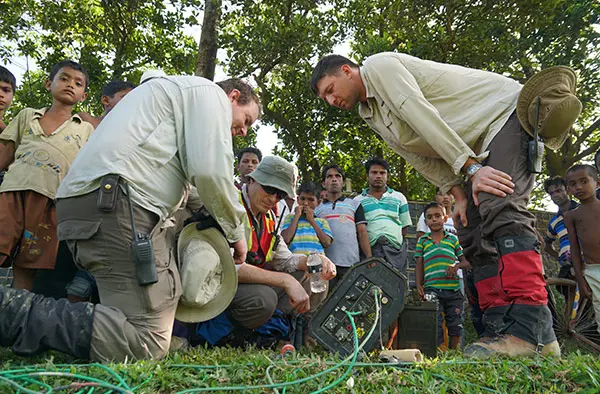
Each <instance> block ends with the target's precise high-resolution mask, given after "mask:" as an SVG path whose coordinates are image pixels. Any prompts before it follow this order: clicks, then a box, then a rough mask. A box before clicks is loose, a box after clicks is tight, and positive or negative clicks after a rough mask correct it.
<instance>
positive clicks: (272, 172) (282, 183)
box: [248, 156, 298, 198]
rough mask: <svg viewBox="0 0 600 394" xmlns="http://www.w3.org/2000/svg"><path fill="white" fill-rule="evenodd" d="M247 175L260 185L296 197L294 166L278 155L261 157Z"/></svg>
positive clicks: (295, 171)
mask: <svg viewBox="0 0 600 394" xmlns="http://www.w3.org/2000/svg"><path fill="white" fill-rule="evenodd" d="M248 176H249V177H250V178H252V179H254V180H255V181H256V182H258V183H260V184H261V185H262V186H271V187H274V188H275V189H278V190H281V191H282V192H285V193H286V194H287V195H288V196H289V197H291V198H296V192H295V190H296V179H297V178H298V170H297V169H296V166H295V165H293V164H292V163H290V162H289V161H287V160H285V159H284V158H282V157H279V156H266V157H263V159H262V160H261V162H260V163H258V166H257V167H256V169H255V170H254V171H252V172H251V173H250V174H248Z"/></svg>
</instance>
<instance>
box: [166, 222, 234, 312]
mask: <svg viewBox="0 0 600 394" xmlns="http://www.w3.org/2000/svg"><path fill="white" fill-rule="evenodd" d="M177 251H178V258H179V263H180V266H179V273H180V276H181V285H182V288H183V291H182V295H181V298H180V299H179V304H178V305H177V311H176V312H175V318H176V319H177V320H179V321H182V322H186V323H195V322H202V321H206V320H210V319H212V318H213V317H215V316H217V315H219V314H220V313H221V312H223V311H224V310H225V309H227V307H228V306H229V304H230V303H231V301H232V300H233V296H234V295H235V292H236V291H237V284H238V281H237V271H236V269H235V263H234V262H233V256H232V254H231V250H230V249H229V244H228V243H227V240H226V239H225V237H224V236H223V235H222V234H221V233H220V232H219V230H217V229H216V228H208V229H205V230H197V229H196V223H190V224H188V225H187V226H185V227H184V229H183V230H182V231H181V233H180V234H179V238H178V240H177Z"/></svg>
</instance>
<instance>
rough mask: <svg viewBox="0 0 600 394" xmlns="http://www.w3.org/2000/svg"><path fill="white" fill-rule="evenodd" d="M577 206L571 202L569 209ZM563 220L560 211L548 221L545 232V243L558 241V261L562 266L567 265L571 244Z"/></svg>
mask: <svg viewBox="0 0 600 394" xmlns="http://www.w3.org/2000/svg"><path fill="white" fill-rule="evenodd" d="M578 206H579V204H577V203H576V202H575V201H573V200H571V209H574V208H577V207H578ZM564 220H565V218H564V216H563V213H562V212H561V211H558V213H557V214H556V215H554V216H552V218H551V219H550V221H549V222H548V231H547V232H546V242H550V243H552V242H554V241H556V239H558V240H559V250H558V261H559V263H560V264H561V265H562V264H564V263H568V262H569V261H568V255H569V252H570V251H571V243H570V242H569V234H568V233H567V228H566V226H565V221H564Z"/></svg>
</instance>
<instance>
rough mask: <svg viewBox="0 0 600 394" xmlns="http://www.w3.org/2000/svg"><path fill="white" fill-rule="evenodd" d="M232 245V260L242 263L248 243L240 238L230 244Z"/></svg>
mask: <svg viewBox="0 0 600 394" xmlns="http://www.w3.org/2000/svg"><path fill="white" fill-rule="evenodd" d="M231 246H232V247H233V262H234V263H235V264H244V263H245V262H246V254H247V253H248V244H247V243H246V240H245V239H240V240H239V241H237V242H234V243H233V244H231Z"/></svg>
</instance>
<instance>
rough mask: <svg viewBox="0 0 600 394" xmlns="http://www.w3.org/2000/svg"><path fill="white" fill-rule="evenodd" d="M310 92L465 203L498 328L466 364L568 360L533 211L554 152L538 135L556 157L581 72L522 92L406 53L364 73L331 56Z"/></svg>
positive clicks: (370, 64)
mask: <svg viewBox="0 0 600 394" xmlns="http://www.w3.org/2000/svg"><path fill="white" fill-rule="evenodd" d="M310 84H311V89H312V90H313V91H314V92H315V93H316V94H317V95H318V96H319V97H320V98H322V99H323V100H325V101H326V102H327V103H328V104H329V105H332V106H335V107H338V108H341V109H344V110H352V109H353V108H354V107H355V106H357V105H358V112H359V115H360V116H361V117H362V118H363V119H364V120H365V122H366V123H367V124H368V125H369V126H370V127H371V128H372V129H373V130H374V131H375V132H376V133H377V134H379V135H380V136H381V137H382V138H383V140H384V141H385V142H386V143H387V144H388V145H389V146H390V147H391V148H392V149H393V150H395V151H396V152H397V153H398V154H400V155H401V156H402V157H403V158H404V159H406V161H407V162H408V163H409V164H410V165H412V166H413V167H414V168H415V169H416V170H417V171H419V172H420V173H421V174H422V175H423V176H425V178H427V179H428V180H429V181H430V182H431V183H433V184H434V185H436V186H438V187H439V188H440V190H441V192H442V193H446V192H448V191H450V192H451V193H452V194H453V196H454V198H455V200H456V205H455V209H454V223H455V225H456V227H457V230H458V235H459V238H460V243H461V245H462V246H463V247H464V253H465V256H466V258H467V260H468V261H469V262H470V263H471V265H472V266H473V274H474V278H475V282H476V287H477V291H478V293H479V302H480V305H481V308H482V310H484V324H485V326H486V330H487V331H486V338H484V339H483V340H481V341H479V342H476V343H474V344H471V345H469V346H468V347H467V348H466V349H465V354H467V355H471V356H476V357H487V356H489V355H491V354H495V353H498V354H508V355H525V354H535V353H536V352H541V353H542V354H555V355H559V354H560V348H559V347H558V343H557V341H556V336H555V335H554V331H553V330H552V316H551V314H550V310H549V309H548V306H547V301H548V298H547V297H548V296H547V293H546V289H545V280H544V276H543V274H542V271H543V268H542V258H541V255H540V245H539V242H538V239H537V237H536V233H535V227H534V224H535V219H534V216H533V215H532V214H531V213H530V212H529V211H528V210H527V203H528V201H529V195H530V194H531V190H532V189H533V186H534V181H535V174H534V173H533V171H531V170H532V169H535V166H531V168H530V166H529V164H530V163H529V161H531V163H533V162H535V159H536V158H537V159H540V157H539V156H541V154H539V155H538V154H537V152H539V151H540V150H541V151H542V152H543V146H541V149H538V146H539V145H538V142H539V141H538V140H536V141H535V143H534V144H532V148H534V149H529V145H530V143H531V142H533V141H532V136H533V135H535V133H534V131H535V130H537V132H538V136H539V137H543V142H544V144H545V145H546V146H547V147H548V148H550V149H557V148H558V147H560V146H561V145H562V143H563V142H564V141H565V139H566V138H567V135H568V132H569V130H570V128H571V126H572V124H573V123H574V122H575V120H576V119H577V117H578V116H579V113H580V111H581V103H580V102H579V100H578V99H577V98H576V97H575V96H574V92H575V84H576V78H575V73H574V72H573V70H571V69H570V68H568V67H562V66H558V67H553V68H550V69H548V70H544V71H542V72H541V73H539V74H538V75H536V76H534V77H533V78H531V79H530V80H529V81H528V82H527V84H526V85H525V86H521V85H520V84H519V83H518V82H516V81H514V80H512V79H510V78H506V77H504V76H502V75H498V74H494V73H491V72H487V71H481V70H474V69H469V68H465V67H460V66H456V65H450V64H442V63H435V62H432V61H427V60H421V59H418V58H415V57H412V56H409V55H407V54H403V53H391V52H387V53H379V54H376V55H373V56H371V57H369V58H367V59H366V60H365V62H364V64H363V65H362V66H361V67H359V66H358V65H357V64H356V63H354V62H353V61H351V60H350V59H347V58H345V57H343V56H339V55H328V56H325V57H324V58H323V59H321V60H320V61H319V63H318V64H317V65H316V67H315V68H314V70H313V73H312V76H311V80H310ZM538 98H539V100H538ZM534 129H535V130H534ZM540 143H541V141H540ZM530 151H531V152H533V153H534V154H533V155H529V152H530ZM536 156H537V157H536ZM540 167H541V166H540ZM537 171H539V170H536V172H537ZM463 177H464V178H463Z"/></svg>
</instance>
